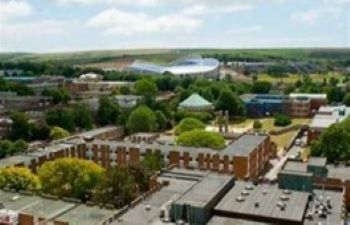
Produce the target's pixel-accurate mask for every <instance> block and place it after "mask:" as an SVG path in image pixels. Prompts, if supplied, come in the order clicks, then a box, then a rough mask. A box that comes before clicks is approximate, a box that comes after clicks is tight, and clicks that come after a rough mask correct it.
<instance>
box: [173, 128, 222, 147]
mask: <svg viewBox="0 0 350 225" xmlns="http://www.w3.org/2000/svg"><path fill="white" fill-rule="evenodd" d="M176 142H177V144H179V145H183V146H188V147H207V148H213V149H222V148H224V147H225V139H224V138H223V137H222V136H221V135H220V134H218V133H215V132H209V131H204V130H192V131H187V132H184V133H182V134H180V136H178V137H177V139H176Z"/></svg>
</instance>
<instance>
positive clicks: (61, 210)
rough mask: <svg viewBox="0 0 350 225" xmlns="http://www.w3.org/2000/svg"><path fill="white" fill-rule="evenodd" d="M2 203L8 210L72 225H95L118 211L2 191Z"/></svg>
mask: <svg viewBox="0 0 350 225" xmlns="http://www.w3.org/2000/svg"><path fill="white" fill-rule="evenodd" d="M0 202H1V203H4V204H5V207H6V209H10V210H13V211H18V212H22V213H26V214H30V215H34V216H36V217H40V218H44V219H46V220H58V221H65V222H69V224H70V225H80V224H84V225H95V224H97V223H98V222H101V221H102V220H104V219H106V218H108V217H111V216H112V215H114V214H115V213H116V212H117V210H109V209H104V208H99V207H97V206H94V207H90V206H87V205H84V204H79V203H71V202H65V201H62V200H55V199H49V198H44V197H40V196H37V195H25V194H19V193H13V192H5V191H0Z"/></svg>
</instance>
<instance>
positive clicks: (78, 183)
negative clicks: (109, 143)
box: [38, 158, 105, 199]
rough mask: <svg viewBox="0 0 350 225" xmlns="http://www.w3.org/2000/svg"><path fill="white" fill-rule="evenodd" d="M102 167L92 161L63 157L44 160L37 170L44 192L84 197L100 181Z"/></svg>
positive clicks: (102, 175)
mask: <svg viewBox="0 0 350 225" xmlns="http://www.w3.org/2000/svg"><path fill="white" fill-rule="evenodd" d="M104 175H105V171H104V169H103V168H102V167H101V166H99V165H97V164H95V163H94V162H92V161H87V160H81V159H75V158H65V159H56V160H55V161H48V162H45V163H44V164H43V165H42V166H41V168H40V169H39V171H38V176H39V178H40V181H41V183H42V190H43V191H44V192H45V193H49V194H52V195H56V196H59V197H74V198H79V199H84V198H85V195H86V194H87V193H88V192H89V191H90V190H93V189H94V188H96V187H97V185H98V184H99V183H100V182H101V181H102V179H103V177H104Z"/></svg>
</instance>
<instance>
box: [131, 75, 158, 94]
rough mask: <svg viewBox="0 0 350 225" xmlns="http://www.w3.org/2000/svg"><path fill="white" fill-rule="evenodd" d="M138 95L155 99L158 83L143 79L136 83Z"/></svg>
mask: <svg viewBox="0 0 350 225" xmlns="http://www.w3.org/2000/svg"><path fill="white" fill-rule="evenodd" d="M135 91H136V94H138V95H142V96H145V97H154V96H156V95H157V93H158V88H157V85H156V83H155V82H154V81H153V80H151V79H141V80H138V81H136V83H135Z"/></svg>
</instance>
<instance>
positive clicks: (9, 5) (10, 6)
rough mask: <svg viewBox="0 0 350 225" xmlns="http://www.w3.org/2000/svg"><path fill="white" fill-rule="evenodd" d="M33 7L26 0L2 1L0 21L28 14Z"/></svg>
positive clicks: (0, 3)
mask: <svg viewBox="0 0 350 225" xmlns="http://www.w3.org/2000/svg"><path fill="white" fill-rule="evenodd" d="M32 11H33V9H32V7H31V5H30V4H29V3H28V2H25V1H0V21H7V20H10V19H14V18H18V17H23V16H28V15H30V14H31V13H32Z"/></svg>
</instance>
